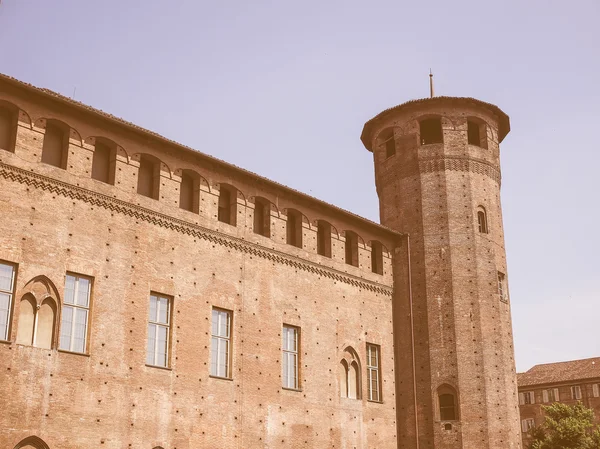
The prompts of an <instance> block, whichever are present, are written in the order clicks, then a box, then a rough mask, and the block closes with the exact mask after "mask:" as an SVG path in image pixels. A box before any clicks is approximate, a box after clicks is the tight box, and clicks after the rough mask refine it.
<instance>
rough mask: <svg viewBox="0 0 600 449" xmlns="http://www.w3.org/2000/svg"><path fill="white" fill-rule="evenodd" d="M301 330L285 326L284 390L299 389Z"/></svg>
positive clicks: (283, 340)
mask: <svg viewBox="0 0 600 449" xmlns="http://www.w3.org/2000/svg"><path fill="white" fill-rule="evenodd" d="M299 336H300V328H298V327H295V326H288V325H287V324H284V325H283V336H282V352H283V353H282V357H283V363H282V370H283V373H282V380H283V387H284V388H291V389H294V390H296V389H298V386H299V385H298V354H299V351H298V346H299Z"/></svg>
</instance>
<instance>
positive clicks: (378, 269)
mask: <svg viewBox="0 0 600 449" xmlns="http://www.w3.org/2000/svg"><path fill="white" fill-rule="evenodd" d="M371 271H372V272H373V273H377V274H383V246H382V245H381V242H378V241H377V240H373V241H372V242H371Z"/></svg>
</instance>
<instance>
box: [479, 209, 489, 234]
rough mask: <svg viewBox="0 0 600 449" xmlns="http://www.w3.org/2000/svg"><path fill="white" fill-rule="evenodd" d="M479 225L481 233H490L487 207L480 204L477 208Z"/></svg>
mask: <svg viewBox="0 0 600 449" xmlns="http://www.w3.org/2000/svg"><path fill="white" fill-rule="evenodd" d="M477 225H478V226H479V232H480V233H482V234H487V233H488V222H487V214H486V213H485V209H484V208H483V206H479V207H478V208H477Z"/></svg>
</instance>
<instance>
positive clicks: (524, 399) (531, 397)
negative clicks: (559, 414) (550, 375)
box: [519, 391, 535, 405]
mask: <svg viewBox="0 0 600 449" xmlns="http://www.w3.org/2000/svg"><path fill="white" fill-rule="evenodd" d="M519 404H520V405H527V404H535V394H534V393H533V391H526V392H524V393H519Z"/></svg>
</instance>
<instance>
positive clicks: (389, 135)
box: [379, 128, 396, 159]
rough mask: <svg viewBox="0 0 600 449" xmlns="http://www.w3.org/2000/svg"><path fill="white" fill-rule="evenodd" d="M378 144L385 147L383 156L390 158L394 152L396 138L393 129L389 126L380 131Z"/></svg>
mask: <svg viewBox="0 0 600 449" xmlns="http://www.w3.org/2000/svg"><path fill="white" fill-rule="evenodd" d="M379 140H380V145H381V146H382V147H383V148H385V158H386V159H387V158H390V157H392V156H393V155H395V154H396V140H395V139H394V129H393V128H389V129H386V130H384V131H382V132H381V134H380V137H379Z"/></svg>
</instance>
